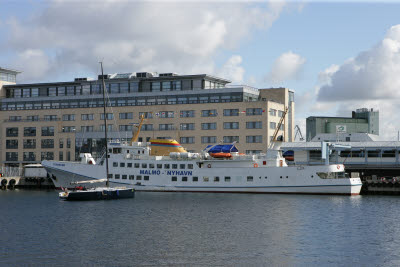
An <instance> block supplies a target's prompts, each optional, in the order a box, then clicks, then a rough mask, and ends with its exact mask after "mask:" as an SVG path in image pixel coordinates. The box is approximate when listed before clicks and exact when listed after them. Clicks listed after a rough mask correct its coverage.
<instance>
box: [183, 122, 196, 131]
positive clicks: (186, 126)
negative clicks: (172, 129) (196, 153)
mask: <svg viewBox="0 0 400 267" xmlns="http://www.w3.org/2000/svg"><path fill="white" fill-rule="evenodd" d="M180 129H181V131H189V130H194V123H181V125H180Z"/></svg>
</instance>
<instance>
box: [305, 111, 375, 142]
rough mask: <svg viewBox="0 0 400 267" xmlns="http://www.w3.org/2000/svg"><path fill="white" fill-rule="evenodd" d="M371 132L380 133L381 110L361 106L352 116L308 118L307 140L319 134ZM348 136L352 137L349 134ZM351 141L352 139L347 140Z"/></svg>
mask: <svg viewBox="0 0 400 267" xmlns="http://www.w3.org/2000/svg"><path fill="white" fill-rule="evenodd" d="M352 133H369V134H374V135H379V111H374V110H373V109H370V110H369V109H367V108H361V109H357V110H356V111H353V112H352V116H351V117H314V116H312V117H308V118H307V120H306V138H307V141H310V140H311V139H313V138H314V137H315V136H316V135H319V134H338V135H340V134H352ZM348 138H351V137H349V136H348ZM347 141H350V140H347Z"/></svg>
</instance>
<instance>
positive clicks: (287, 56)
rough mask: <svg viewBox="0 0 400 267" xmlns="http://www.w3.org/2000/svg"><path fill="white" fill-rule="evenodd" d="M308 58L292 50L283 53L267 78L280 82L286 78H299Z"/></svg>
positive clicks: (272, 81)
mask: <svg viewBox="0 0 400 267" xmlns="http://www.w3.org/2000/svg"><path fill="white" fill-rule="evenodd" d="M305 62H306V59H305V58H303V57H301V56H300V55H298V54H295V53H293V52H292V51H289V52H286V53H283V54H282V55H280V56H279V57H278V58H277V59H276V60H275V62H274V63H273V64H272V68H271V71H270V72H269V73H268V74H267V75H266V78H265V79H266V80H267V81H269V82H271V83H273V84H279V83H282V82H283V81H286V80H292V79H298V78H299V74H300V73H301V70H302V67H303V65H304V63H305Z"/></svg>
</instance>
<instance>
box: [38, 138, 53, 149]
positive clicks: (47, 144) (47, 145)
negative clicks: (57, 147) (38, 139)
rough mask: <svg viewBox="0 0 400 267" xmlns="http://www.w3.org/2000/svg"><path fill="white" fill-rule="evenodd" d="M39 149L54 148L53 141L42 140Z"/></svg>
mask: <svg viewBox="0 0 400 267" xmlns="http://www.w3.org/2000/svg"><path fill="white" fill-rule="evenodd" d="M41 148H54V140H53V139H42V146H41Z"/></svg>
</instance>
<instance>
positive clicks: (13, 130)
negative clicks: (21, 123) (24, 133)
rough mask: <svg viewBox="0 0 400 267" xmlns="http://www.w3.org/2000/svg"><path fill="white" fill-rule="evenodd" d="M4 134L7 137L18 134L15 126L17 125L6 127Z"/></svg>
mask: <svg viewBox="0 0 400 267" xmlns="http://www.w3.org/2000/svg"><path fill="white" fill-rule="evenodd" d="M6 136H7V137H15V136H18V128H17V127H13V128H7V129H6Z"/></svg>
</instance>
